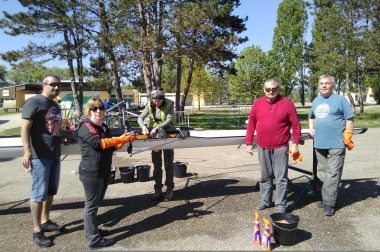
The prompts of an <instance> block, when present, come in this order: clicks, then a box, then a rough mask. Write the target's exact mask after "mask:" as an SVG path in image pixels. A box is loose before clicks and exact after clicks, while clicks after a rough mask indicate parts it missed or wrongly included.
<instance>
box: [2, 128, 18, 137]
mask: <svg viewBox="0 0 380 252" xmlns="http://www.w3.org/2000/svg"><path fill="white" fill-rule="evenodd" d="M0 136H20V127H17V128H12V129H7V130H4V131H1V132H0Z"/></svg>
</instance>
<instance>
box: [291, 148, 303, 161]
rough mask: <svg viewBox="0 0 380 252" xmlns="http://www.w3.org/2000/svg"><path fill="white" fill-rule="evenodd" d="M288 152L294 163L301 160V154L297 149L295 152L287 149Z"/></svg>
mask: <svg viewBox="0 0 380 252" xmlns="http://www.w3.org/2000/svg"><path fill="white" fill-rule="evenodd" d="M288 153H289V156H292V159H293V161H294V162H295V163H298V162H301V161H302V155H301V153H300V152H299V151H298V152H296V153H292V152H291V151H288Z"/></svg>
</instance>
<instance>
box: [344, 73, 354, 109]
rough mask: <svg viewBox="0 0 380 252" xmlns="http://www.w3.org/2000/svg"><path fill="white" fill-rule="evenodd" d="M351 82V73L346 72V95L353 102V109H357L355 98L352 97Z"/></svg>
mask: <svg viewBox="0 0 380 252" xmlns="http://www.w3.org/2000/svg"><path fill="white" fill-rule="evenodd" d="M349 83H350V75H349V73H348V72H346V83H345V88H346V95H347V97H348V100H349V101H350V103H351V106H352V109H353V110H354V111H355V101H354V98H352V95H351V91H350V84H349Z"/></svg>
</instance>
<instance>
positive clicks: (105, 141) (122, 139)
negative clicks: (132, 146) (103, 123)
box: [100, 133, 136, 150]
mask: <svg viewBox="0 0 380 252" xmlns="http://www.w3.org/2000/svg"><path fill="white" fill-rule="evenodd" d="M135 139H136V135H134V134H130V133H124V134H123V135H121V136H119V137H112V138H102V140H100V148H102V149H103V150H104V149H107V148H110V147H113V146H115V147H116V148H117V145H118V144H125V143H127V142H133V141H134V140H135ZM119 147H120V146H119ZM121 147H122V146H121Z"/></svg>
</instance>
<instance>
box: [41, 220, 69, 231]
mask: <svg viewBox="0 0 380 252" xmlns="http://www.w3.org/2000/svg"><path fill="white" fill-rule="evenodd" d="M41 230H42V231H44V232H53V231H55V232H60V233H62V232H64V231H65V230H66V228H65V227H64V226H60V225H58V224H57V223H55V222H53V221H51V220H48V221H47V222H45V223H44V224H42V225H41Z"/></svg>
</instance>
